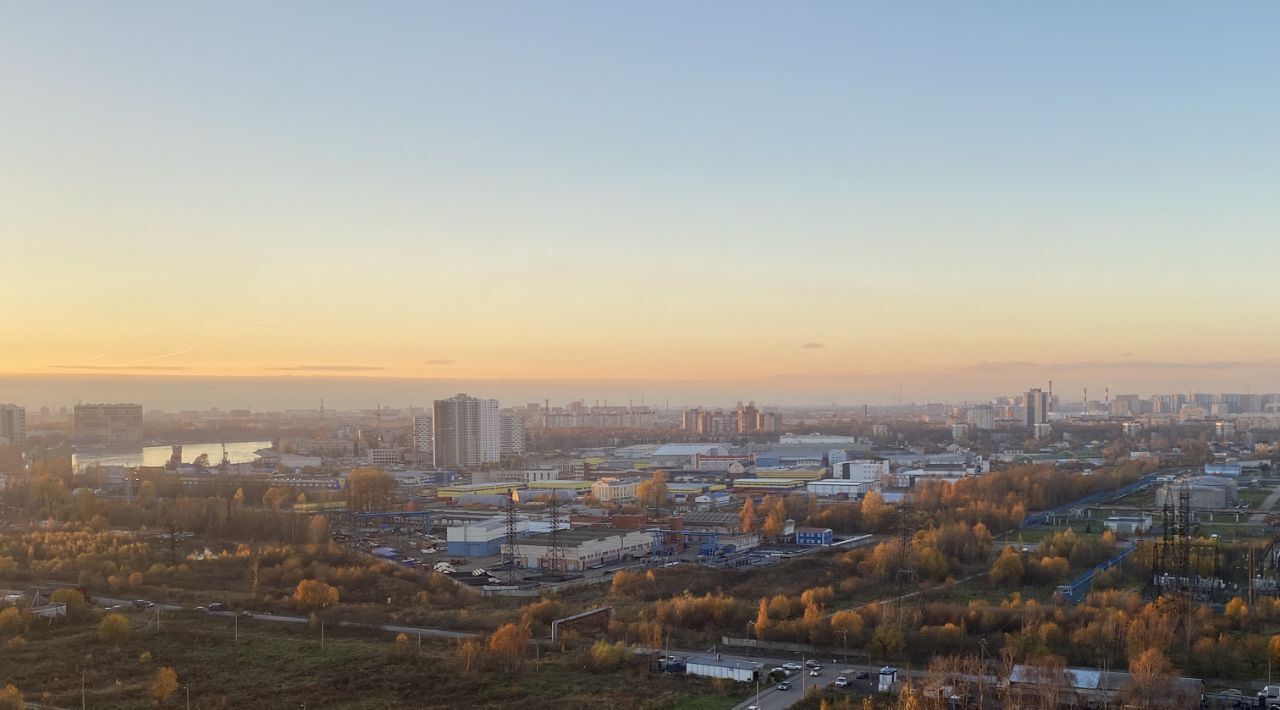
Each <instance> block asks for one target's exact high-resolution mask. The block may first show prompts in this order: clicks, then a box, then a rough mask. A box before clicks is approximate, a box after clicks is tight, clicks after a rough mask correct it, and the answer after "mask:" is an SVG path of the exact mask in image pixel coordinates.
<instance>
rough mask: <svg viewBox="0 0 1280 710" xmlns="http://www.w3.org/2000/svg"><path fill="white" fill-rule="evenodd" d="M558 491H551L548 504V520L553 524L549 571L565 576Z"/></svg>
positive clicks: (548, 553) (547, 564) (549, 550)
mask: <svg viewBox="0 0 1280 710" xmlns="http://www.w3.org/2000/svg"><path fill="white" fill-rule="evenodd" d="M557 493H558V491H556V490H554V489H552V490H551V500H550V501H549V502H548V503H547V518H548V519H549V520H550V522H551V545H550V546H549V547H548V548H547V561H546V566H547V570H548V571H549V572H550V573H551V574H563V573H564V571H565V561H564V543H563V541H562V540H561V539H560V519H561V518H560V496H559V495H557Z"/></svg>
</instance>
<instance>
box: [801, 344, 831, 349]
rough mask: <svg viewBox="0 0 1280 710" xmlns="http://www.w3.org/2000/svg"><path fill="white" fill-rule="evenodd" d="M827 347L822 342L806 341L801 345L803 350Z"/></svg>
mask: <svg viewBox="0 0 1280 710" xmlns="http://www.w3.org/2000/svg"><path fill="white" fill-rule="evenodd" d="M824 347H826V346H825V345H823V344H822V343H804V344H802V345H801V346H800V349H801V350H820V349H822V348H824Z"/></svg>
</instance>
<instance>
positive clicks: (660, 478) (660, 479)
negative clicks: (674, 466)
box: [636, 471, 667, 511]
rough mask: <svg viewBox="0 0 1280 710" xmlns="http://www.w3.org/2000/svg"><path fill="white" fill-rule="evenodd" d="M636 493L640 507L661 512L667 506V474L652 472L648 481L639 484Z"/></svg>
mask: <svg viewBox="0 0 1280 710" xmlns="http://www.w3.org/2000/svg"><path fill="white" fill-rule="evenodd" d="M636 492H637V494H638V497H639V498H640V504H641V505H644V506H647V507H650V508H654V509H656V510H659V511H660V510H662V507H663V506H664V505H666V504H667V472H666V471H654V473H653V476H652V477H651V478H650V479H649V480H647V481H641V482H640V485H639V486H637V487H636Z"/></svg>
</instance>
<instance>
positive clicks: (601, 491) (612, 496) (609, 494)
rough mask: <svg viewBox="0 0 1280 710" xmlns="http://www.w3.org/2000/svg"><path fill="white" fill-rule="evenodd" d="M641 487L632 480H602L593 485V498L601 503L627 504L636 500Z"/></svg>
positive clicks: (637, 482)
mask: <svg viewBox="0 0 1280 710" xmlns="http://www.w3.org/2000/svg"><path fill="white" fill-rule="evenodd" d="M639 485H640V482H639V481H637V480H635V479H631V478H601V479H600V480H598V481H596V482H595V483H593V484H591V497H593V498H595V499H596V500H598V501H600V502H601V503H626V502H630V501H633V500H635V499H636V491H637V489H638V487H639Z"/></svg>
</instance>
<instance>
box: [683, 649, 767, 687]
mask: <svg viewBox="0 0 1280 710" xmlns="http://www.w3.org/2000/svg"><path fill="white" fill-rule="evenodd" d="M684 668H685V671H684V672H685V673H688V674H689V675H696V676H702V677H704V678H727V679H729V680H735V681H737V682H739V683H754V682H755V681H756V679H757V678H763V677H764V664H763V663H760V662H759V661H747V660H743V659H738V658H724V657H723V656H720V655H715V656H690V657H688V658H686V659H685V666H684Z"/></svg>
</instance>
